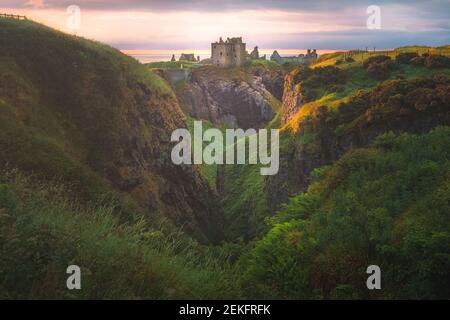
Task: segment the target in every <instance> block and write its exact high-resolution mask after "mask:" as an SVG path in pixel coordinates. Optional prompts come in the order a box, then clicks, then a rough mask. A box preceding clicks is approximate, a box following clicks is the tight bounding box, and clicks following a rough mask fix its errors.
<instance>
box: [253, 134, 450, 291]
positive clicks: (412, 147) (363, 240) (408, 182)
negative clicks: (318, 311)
mask: <svg viewBox="0 0 450 320" xmlns="http://www.w3.org/2000/svg"><path fill="white" fill-rule="evenodd" d="M449 150H450V128H448V127H440V128H437V129H435V130H433V131H431V132H430V133H428V134H424V135H409V134H402V135H399V136H396V135H393V134H392V133H389V134H385V135H382V136H381V137H379V138H378V140H377V141H376V142H375V146H374V148H372V149H359V150H354V151H351V152H349V153H348V154H346V155H345V156H344V157H342V158H341V159H340V160H339V161H338V162H337V163H335V164H334V165H332V166H331V167H327V168H326V169H325V170H323V171H322V172H320V173H319V174H317V177H316V178H317V179H318V180H317V181H316V182H314V183H313V184H312V185H311V186H310V187H309V190H308V193H306V194H300V195H298V196H296V197H294V198H293V199H292V200H291V201H290V202H289V203H288V204H287V205H285V206H284V207H283V209H282V210H281V211H280V212H279V213H278V214H277V216H276V218H274V219H273V222H274V223H275V225H274V226H273V228H272V230H271V231H270V232H269V233H268V234H267V235H266V236H265V237H264V238H263V239H262V240H260V241H258V242H257V243H256V246H255V248H254V249H253V250H252V252H251V254H250V255H249V257H247V260H246V261H247V262H248V261H250V262H251V263H250V265H249V266H248V269H247V270H248V274H247V281H248V283H249V285H253V286H254V288H255V289H256V290H258V292H263V294H264V295H266V294H270V293H271V294H270V295H269V296H271V297H284V298H339V297H341V298H342V297H345V298H409V299H411V298H412V299H415V298H430V299H431V298H441V299H448V298H449V297H450V291H449V289H448V286H447V283H448V282H449V281H450V272H449V270H450V251H449V248H450V219H449V213H450V201H449V200H450V184H449V181H450V179H449V178H450V161H449V159H450V153H449ZM371 264H377V265H379V266H380V267H381V270H382V273H383V276H382V278H383V290H382V291H381V292H378V293H376V292H369V291H368V290H367V288H365V279H366V274H365V268H367V266H368V265H371Z"/></svg>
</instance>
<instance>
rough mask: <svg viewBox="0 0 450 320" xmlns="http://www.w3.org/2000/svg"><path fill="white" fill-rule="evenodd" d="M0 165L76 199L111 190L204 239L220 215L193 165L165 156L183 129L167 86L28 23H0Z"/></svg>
mask: <svg viewBox="0 0 450 320" xmlns="http://www.w3.org/2000/svg"><path fill="white" fill-rule="evenodd" d="M0 26H1V28H0V32H1V37H0V42H1V43H0V70H1V73H0V124H1V126H0V127H1V130H0V148H1V149H2V153H1V155H0V163H1V164H2V165H6V164H8V165H9V166H12V167H17V168H19V169H21V170H23V171H25V172H36V173H39V174H40V175H41V176H42V178H43V179H49V178H53V177H58V178H61V179H62V180H64V181H65V183H67V185H70V187H71V188H72V189H73V191H74V192H75V193H76V195H77V196H78V197H79V199H80V200H83V201H94V202H95V201H98V199H102V198H104V195H105V194H110V193H114V194H117V195H118V196H120V197H121V198H125V199H129V200H130V201H129V202H130V203H131V202H132V203H134V204H135V207H136V208H133V209H132V210H130V212H129V213H128V215H129V216H133V215H134V212H136V211H137V210H138V211H140V212H143V213H144V214H145V215H148V216H150V217H151V218H153V219H158V218H161V217H166V218H169V220H170V221H172V222H173V223H174V224H175V225H177V226H184V228H185V230H186V231H188V232H190V233H191V234H193V235H194V236H195V237H197V238H198V239H199V240H201V241H209V240H212V241H218V240H219V239H220V229H218V226H219V225H220V215H221V213H220V209H218V208H217V206H216V205H215V204H214V201H213V194H212V192H211V190H210V188H209V187H208V184H207V182H206V180H204V179H203V178H202V176H201V175H200V174H199V172H198V169H197V168H191V170H187V171H186V170H184V169H183V168H181V167H178V166H175V165H173V164H172V162H171V160H170V150H171V144H170V134H171V132H172V131H173V130H174V129H176V128H182V127H186V123H185V119H186V118H185V116H184V114H183V113H182V111H181V109H180V107H179V105H178V103H177V100H176V98H175V95H174V93H173V91H172V89H171V88H170V86H169V85H168V84H167V83H166V82H165V81H164V80H163V79H162V78H160V77H159V76H157V75H156V74H154V73H153V72H149V70H148V69H147V68H146V67H145V66H143V65H141V64H139V63H138V62H137V61H135V60H134V59H132V58H130V57H128V56H126V55H123V54H122V53H120V52H119V51H118V50H115V49H113V48H111V47H108V46H105V45H102V44H99V43H96V42H92V41H88V40H84V39H81V38H76V37H73V36H68V35H65V34H63V33H60V32H57V31H55V30H52V29H50V28H47V27H45V26H42V25H39V24H36V23H34V22H31V21H16V20H12V19H1V20H0Z"/></svg>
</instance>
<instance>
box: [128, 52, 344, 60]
mask: <svg viewBox="0 0 450 320" xmlns="http://www.w3.org/2000/svg"><path fill="white" fill-rule="evenodd" d="M274 50H277V51H278V53H279V54H280V55H281V56H282V57H293V56H298V55H299V54H301V53H303V54H306V52H307V50H306V49H259V54H260V55H261V56H262V55H266V58H267V59H270V56H271V55H272V53H273V52H274ZM336 51H338V50H317V53H318V54H319V55H321V54H324V53H330V52H336ZM122 52H123V53H125V54H127V55H129V56H132V57H133V58H135V59H137V60H138V61H140V62H141V63H149V62H160V61H170V60H171V59H172V55H175V58H176V59H177V60H178V59H179V58H180V56H181V54H182V53H193V54H194V55H195V56H196V57H197V56H199V57H200V59H201V60H203V59H207V58H210V57H211V50H199V49H197V50H196V49H183V50H169V49H168V50H139V49H137V50H122Z"/></svg>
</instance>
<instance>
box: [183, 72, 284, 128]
mask: <svg viewBox="0 0 450 320" xmlns="http://www.w3.org/2000/svg"><path fill="white" fill-rule="evenodd" d="M283 85H284V84H283V72H282V71H281V70H277V71H269V70H267V69H264V68H255V69H252V70H251V71H247V70H242V69H241V70H239V69H220V68H217V67H202V68H199V69H194V70H193V71H192V73H191V75H190V77H189V79H188V81H187V83H186V86H185V87H184V89H183V90H182V92H180V93H179V98H180V101H182V104H183V106H184V108H185V109H186V111H187V112H188V113H189V114H190V115H191V116H193V117H195V118H198V119H205V120H209V121H211V122H212V123H214V124H215V125H217V126H221V125H225V126H227V127H231V128H243V129H247V128H261V127H264V126H265V125H266V124H267V123H268V122H270V121H271V120H272V119H273V118H274V116H275V113H276V111H275V110H274V107H273V105H272V104H273V97H275V98H276V99H279V100H281V96H282V92H283Z"/></svg>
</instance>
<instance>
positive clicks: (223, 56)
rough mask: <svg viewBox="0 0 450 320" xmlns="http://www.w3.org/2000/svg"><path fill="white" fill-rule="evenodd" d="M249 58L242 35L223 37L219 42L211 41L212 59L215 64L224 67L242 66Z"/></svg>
mask: <svg viewBox="0 0 450 320" xmlns="http://www.w3.org/2000/svg"><path fill="white" fill-rule="evenodd" d="M246 58H247V51H246V49H245V43H243V42H242V37H239V38H227V40H226V41H223V40H222V38H220V40H219V41H218V42H214V43H211V60H212V63H213V64H214V65H217V66H222V67H240V66H242V65H243V64H244V62H245V60H246Z"/></svg>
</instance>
